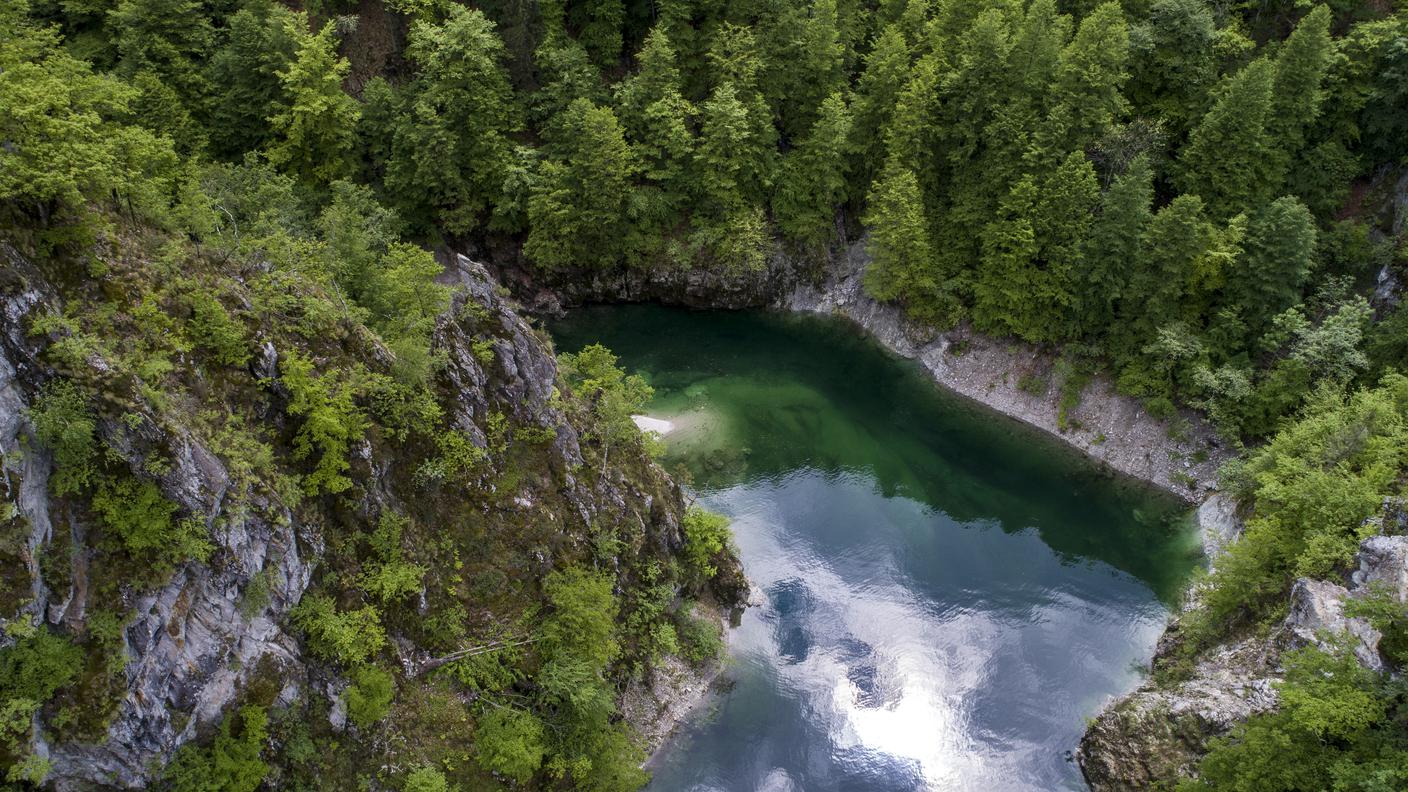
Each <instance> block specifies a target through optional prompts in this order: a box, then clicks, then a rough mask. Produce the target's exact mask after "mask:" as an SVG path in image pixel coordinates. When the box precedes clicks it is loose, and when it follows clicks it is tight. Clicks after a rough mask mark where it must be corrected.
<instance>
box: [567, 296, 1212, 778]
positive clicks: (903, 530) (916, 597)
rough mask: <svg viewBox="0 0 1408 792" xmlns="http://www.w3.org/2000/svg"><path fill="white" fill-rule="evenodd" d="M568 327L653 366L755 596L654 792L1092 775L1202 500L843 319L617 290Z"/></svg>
mask: <svg viewBox="0 0 1408 792" xmlns="http://www.w3.org/2000/svg"><path fill="white" fill-rule="evenodd" d="M553 332H554V335H555V337H556V339H557V345H558V348H559V349H560V350H563V351H576V350H578V349H580V348H581V347H582V346H584V345H586V344H588V343H592V342H596V341H599V342H601V343H604V344H606V345H607V346H609V347H611V348H612V349H613V350H614V351H615V352H616V353H617V354H618V355H620V356H621V360H622V363H623V365H624V366H625V367H627V368H628V369H632V370H636V371H639V372H641V373H642V374H644V375H646V376H647V377H648V379H649V380H650V382H651V384H652V385H653V386H654V387H655V389H656V396H655V399H654V402H653V403H652V405H651V406H650V414H651V415H652V416H656V417H660V418H664V419H667V420H671V421H672V422H674V424H675V427H676V428H675V429H674V430H673V431H672V432H671V433H669V434H668V435H667V438H666V440H667V446H666V447H667V452H666V458H665V464H667V465H671V466H673V465H676V464H682V465H684V466H685V467H686V468H688V469H689V471H690V472H691V474H692V476H693V484H692V487H693V489H694V490H695V492H696V493H697V495H698V497H699V499H700V501H701V502H703V503H704V504H705V505H706V506H708V507H709V508H711V509H713V510H715V511H718V512H722V513H724V514H727V515H728V516H729V517H731V518H732V519H733V531H734V535H735V540H736V543H737V545H738V549H739V552H740V554H741V557H742V559H743V564H744V567H745V569H746V571H747V573H748V577H749V580H750V581H752V583H753V585H754V588H755V591H754V599H755V601H756V602H757V603H758V604H756V605H755V606H754V607H751V608H749V609H748V610H747V611H746V612H745V615H744V617H743V620H742V624H741V625H740V626H739V627H738V628H737V629H736V630H735V631H734V632H733V634H732V636H731V639H730V641H731V643H730V654H731V658H732V666H731V669H730V672H729V676H730V678H731V679H733V680H734V684H733V687H732V688H731V690H730V691H729V692H728V693H727V694H725V695H724V696H722V697H721V699H720V700H719V701H718V703H717V705H716V706H715V707H714V708H713V709H712V710H711V711H710V712H708V713H705V714H703V715H701V716H700V717H699V718H697V720H696V722H694V723H692V724H690V725H689V727H688V728H687V729H685V731H684V733H683V734H681V735H680V736H679V737H678V738H677V739H676V740H675V741H673V742H672V743H671V744H670V746H669V747H668V748H667V750H666V751H665V753H664V754H663V755H662V757H661V758H660V759H659V760H658V761H657V766H656V767H655V778H654V780H653V782H652V784H651V786H650V789H652V790H660V791H661V792H677V791H682V790H690V791H692V792H695V791H697V792H702V791H703V790H726V791H728V792H734V791H735V790H770V791H771V790H779V791H782V790H799V791H800V790H807V791H808V792H813V791H818V792H824V791H827V790H837V791H840V790H847V791H849V790H923V789H944V790H948V789H953V790H1051V789H1083V788H1084V784H1083V782H1082V781H1081V778H1080V773H1079V770H1078V769H1077V768H1076V766H1075V764H1074V763H1073V762H1071V761H1070V759H1069V752H1070V751H1071V750H1072V749H1074V747H1075V745H1076V743H1077V741H1078V740H1079V738H1080V734H1081V731H1082V729H1083V728H1084V723H1085V720H1086V718H1088V717H1089V716H1091V715H1093V714H1094V713H1095V712H1096V711H1097V710H1098V709H1099V707H1100V706H1101V704H1102V703H1104V702H1105V701H1106V700H1107V699H1108V698H1109V697H1110V696H1112V695H1117V694H1120V693H1123V692H1125V691H1127V690H1129V689H1132V688H1133V687H1134V686H1136V685H1137V684H1138V681H1139V674H1140V672H1139V670H1138V666H1139V665H1140V664H1141V663H1144V662H1146V661H1147V660H1148V657H1149V655H1150V654H1151V652H1152V649H1153V644H1154V641H1155V639H1156V638H1157V637H1158V634H1159V632H1160V630H1161V629H1162V628H1163V625H1164V623H1165V621H1166V619H1167V615H1168V606H1169V603H1170V602H1171V600H1172V598H1173V597H1174V596H1175V595H1176V593H1177V592H1178V591H1179V589H1180V588H1181V586H1182V585H1183V583H1184V582H1185V581H1186V580H1187V577H1188V575H1189V574H1190V573H1191V571H1192V570H1193V569H1194V567H1195V566H1196V565H1197V564H1198V562H1199V550H1198V545H1197V540H1196V536H1195V534H1194V533H1193V531H1192V530H1191V527H1190V523H1189V521H1188V520H1187V510H1186V508H1185V507H1184V506H1183V505H1182V504H1180V503H1178V502H1176V501H1174V500H1172V499H1169V498H1165V497H1160V496H1158V495H1157V494H1155V493H1153V492H1151V491H1149V490H1146V489H1143V488H1140V487H1136V486H1132V485H1130V484H1128V483H1126V482H1122V481H1117V480H1115V479H1113V478H1111V477H1110V476H1108V475H1106V474H1104V473H1102V472H1101V471H1099V470H1098V469H1096V468H1095V467H1094V466H1092V465H1091V464H1089V463H1088V462H1086V461H1085V460H1084V459H1083V458H1081V457H1079V456H1078V455H1076V454H1074V453H1073V452H1070V451H1069V450H1068V449H1066V448H1065V447H1063V446H1061V445H1060V444H1059V443H1056V442H1055V441H1054V440H1052V439H1050V438H1047V437H1045V436H1042V435H1039V434H1037V433H1035V432H1033V431H1031V430H1029V429H1027V428H1025V427H1021V426H1019V425H1017V424H1015V423H1014V422H1012V421H1010V420H1008V419H1005V418H1002V417H1000V416H997V415H995V414H993V413H991V412H988V411H986V410H984V409H982V408H979V407H977V406H976V405H971V404H969V403H967V402H965V401H962V400H960V399H959V398H958V397H955V396H952V395H949V394H946V393H944V392H942V391H940V390H939V389H938V388H936V387H935V386H934V385H933V384H932V383H931V382H930V381H929V380H928V379H927V378H926V377H925V375H924V374H923V373H922V372H921V371H920V370H919V369H918V368H917V367H916V366H915V365H913V364H911V363H909V362H907V361H902V360H898V359H896V358H894V357H893V356H890V355H888V354H886V353H885V352H884V351H883V350H881V349H880V348H879V347H877V346H875V345H874V344H872V343H870V342H869V341H867V340H866V339H864V338H863V337H862V336H861V335H860V333H859V332H858V331H857V330H856V329H855V328H853V327H851V326H849V325H847V324H845V323H843V322H841V321H839V320H831V319H824V318H819V317H791V316H781V315H773V314H754V313H716V312H705V313H697V312H685V311H680V310H672V309H665V308H660V307H655V306H620V307H606V308H590V309H583V310H581V311H578V312H575V313H574V314H572V315H571V316H569V317H568V318H567V319H566V320H565V321H563V322H560V323H558V324H557V325H556V326H555V327H554V328H553Z"/></svg>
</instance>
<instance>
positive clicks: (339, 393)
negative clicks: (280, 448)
mask: <svg viewBox="0 0 1408 792" xmlns="http://www.w3.org/2000/svg"><path fill="white" fill-rule="evenodd" d="M279 373H280V375H281V376H280V377H279V382H280V383H282V384H283V386H284V387H285V388H287V389H288V392H289V403H288V412H289V414H290V415H293V416H297V417H301V418H303V425H302V427H301V428H300V429H299V431H298V435H297V436H296V437H295V438H294V456H295V458H297V459H306V458H308V457H309V456H311V455H312V454H313V452H314V451H317V453H318V461H317V464H316V466H315V468H314V470H313V472H312V473H311V474H309V475H308V476H307V478H305V479H304V483H303V486H304V489H306V490H307V492H308V494H309V495H316V494H318V493H319V492H329V493H334V494H336V493H339V492H343V491H345V490H346V489H347V488H349V487H351V486H352V480H351V479H349V478H347V475H346V474H347V471H348V470H349V469H351V463H349V462H348V460H347V457H348V454H349V453H350V451H351V446H352V443H353V442H355V441H356V440H358V439H360V438H361V437H362V431H363V426H364V419H363V417H362V414H361V412H360V411H358V409H357V406H356V405H355V404H354V403H353V401H352V390H351V387H350V386H349V384H348V383H347V382H344V381H339V380H338V378H337V376H336V375H335V373H327V374H323V375H322V376H317V375H315V374H314V370H313V362H312V361H311V360H309V359H308V358H306V357H304V356H303V355H302V354H300V353H298V352H297V351H295V350H293V349H289V350H287V351H285V352H284V353H283V354H282V356H281V358H280V361H279Z"/></svg>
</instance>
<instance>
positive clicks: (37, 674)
mask: <svg viewBox="0 0 1408 792" xmlns="http://www.w3.org/2000/svg"><path fill="white" fill-rule="evenodd" d="M19 624H22V623H17V624H15V625H11V626H10V628H9V629H10V630H11V632H18V633H20V634H19V635H18V636H16V637H17V638H18V640H16V641H15V643H14V645H12V646H9V647H7V648H5V649H0V745H6V746H8V747H9V748H11V749H18V748H19V747H20V746H21V745H23V744H25V743H27V742H28V738H29V726H30V720H31V718H32V717H33V716H34V713H35V712H37V711H38V710H39V708H40V707H41V706H43V705H44V704H45V702H47V701H48V700H49V699H51V698H53V696H54V694H55V693H56V692H58V690H59V689H60V688H62V687H65V686H67V685H69V684H72V683H73V681H74V680H75V679H77V678H78V674H79V672H80V671H81V670H82V669H83V652H82V651H81V650H80V649H79V648H78V647H76V646H74V645H73V644H71V643H69V642H68V641H66V640H64V639H63V638H60V637H59V636H57V635H55V634H53V633H51V632H49V631H48V630H47V629H43V628H38V629H36V628H33V627H28V626H27V625H26V626H23V627H20V626H18V625H19Z"/></svg>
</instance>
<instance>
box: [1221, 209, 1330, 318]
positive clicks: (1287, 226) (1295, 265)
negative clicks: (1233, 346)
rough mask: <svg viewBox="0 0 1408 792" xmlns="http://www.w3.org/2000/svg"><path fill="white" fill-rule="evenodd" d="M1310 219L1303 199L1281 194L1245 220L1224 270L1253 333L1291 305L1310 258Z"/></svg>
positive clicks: (1234, 300) (1312, 234) (1307, 273)
mask: <svg viewBox="0 0 1408 792" xmlns="http://www.w3.org/2000/svg"><path fill="white" fill-rule="evenodd" d="M1315 236H1316V233H1315V220H1314V219H1313V218H1312V217H1311V216H1310V210H1308V209H1306V208H1305V204H1302V203H1301V202H1300V201H1298V200H1296V199H1295V198H1291V197H1285V198H1279V199H1277V200H1276V201H1273V202H1272V203H1271V204H1270V205H1269V206H1267V207H1266V208H1265V209H1263V210H1261V211H1260V212H1256V213H1255V214H1253V215H1252V216H1251V218H1250V220H1249V221H1248V223H1247V230H1246V238H1245V242H1244V244H1243V250H1242V255H1241V256H1240V257H1238V259H1237V260H1236V262H1235V264H1234V265H1233V266H1232V267H1231V269H1230V271H1229V272H1228V274H1227V279H1226V280H1227V292H1228V296H1229V298H1230V300H1231V302H1232V304H1233V305H1234V306H1235V307H1236V308H1237V309H1238V310H1239V311H1240V313H1241V317H1242V319H1243V321H1244V322H1246V326H1247V331H1248V333H1249V334H1250V335H1251V336H1252V337H1253V338H1255V337H1257V336H1259V335H1260V334H1261V333H1262V331H1263V330H1265V329H1266V327H1267V325H1268V323H1269V322H1270V321H1271V318H1272V317H1273V316H1275V315H1277V314H1279V313H1281V312H1282V311H1284V310H1286V309H1287V308H1290V307H1292V306H1294V305H1295V304H1296V303H1297V302H1298V301H1299V300H1300V296H1301V287H1302V286H1303V285H1304V284H1305V282H1306V279H1307V278H1309V276H1310V270H1311V267H1312V266H1313V265H1314V262H1315Z"/></svg>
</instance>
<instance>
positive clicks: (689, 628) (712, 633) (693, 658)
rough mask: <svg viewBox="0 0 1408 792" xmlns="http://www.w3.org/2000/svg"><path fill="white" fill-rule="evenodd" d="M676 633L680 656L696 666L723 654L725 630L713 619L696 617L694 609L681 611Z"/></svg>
mask: <svg viewBox="0 0 1408 792" xmlns="http://www.w3.org/2000/svg"><path fill="white" fill-rule="evenodd" d="M675 632H676V633H677V634H678V635H679V639H680V641H679V642H680V654H681V655H682V656H683V657H684V659H686V660H688V661H689V662H691V663H693V664H695V665H700V664H703V663H707V662H709V661H710V660H713V659H715V658H717V657H718V656H719V655H721V654H723V651H724V639H723V629H722V628H721V627H720V626H719V624H718V623H717V622H715V621H714V620H712V619H705V618H701V617H699V616H696V615H695V614H694V609H693V607H689V608H683V609H681V610H680V614H679V624H678V625H677V626H676V627H675Z"/></svg>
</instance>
